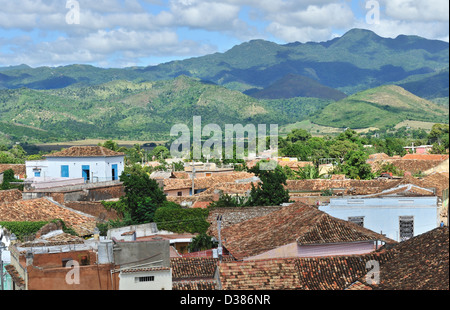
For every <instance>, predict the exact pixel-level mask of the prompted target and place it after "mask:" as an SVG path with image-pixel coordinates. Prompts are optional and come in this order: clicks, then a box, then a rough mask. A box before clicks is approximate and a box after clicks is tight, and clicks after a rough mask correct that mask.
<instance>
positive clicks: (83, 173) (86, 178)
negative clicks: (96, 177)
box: [81, 165, 91, 181]
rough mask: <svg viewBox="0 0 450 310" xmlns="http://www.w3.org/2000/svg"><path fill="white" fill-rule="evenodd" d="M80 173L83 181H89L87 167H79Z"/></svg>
mask: <svg viewBox="0 0 450 310" xmlns="http://www.w3.org/2000/svg"><path fill="white" fill-rule="evenodd" d="M81 171H82V176H83V178H84V180H85V181H89V175H90V174H91V173H90V171H89V165H83V166H82V167H81Z"/></svg>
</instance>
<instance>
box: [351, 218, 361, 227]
mask: <svg viewBox="0 0 450 310" xmlns="http://www.w3.org/2000/svg"><path fill="white" fill-rule="evenodd" d="M348 221H349V222H352V223H355V224H356V225H359V226H361V227H364V216H350V217H349V218H348Z"/></svg>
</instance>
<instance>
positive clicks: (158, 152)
mask: <svg viewBox="0 0 450 310" xmlns="http://www.w3.org/2000/svg"><path fill="white" fill-rule="evenodd" d="M150 155H151V156H155V159H156V160H160V159H166V158H169V157H170V151H169V150H168V149H167V148H166V147H165V146H162V145H159V146H157V147H155V148H154V149H153V150H152V151H151V153H150Z"/></svg>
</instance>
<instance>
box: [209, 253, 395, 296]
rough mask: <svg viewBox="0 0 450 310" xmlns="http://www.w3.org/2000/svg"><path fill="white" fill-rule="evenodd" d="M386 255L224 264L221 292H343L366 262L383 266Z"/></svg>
mask: <svg viewBox="0 0 450 310" xmlns="http://www.w3.org/2000/svg"><path fill="white" fill-rule="evenodd" d="M389 257H390V254H389V252H387V251H385V252H377V253H373V254H365V255H352V256H332V257H314V258H284V259H264V260H249V261H239V262H223V263H221V264H220V265H219V268H218V271H219V276H220V282H221V285H222V289H224V290H343V289H346V288H348V287H349V286H351V285H352V284H354V283H355V282H356V281H358V279H359V278H361V277H363V276H364V275H365V274H366V273H367V271H368V269H367V268H366V263H367V262H368V261H371V260H376V261H377V262H379V263H380V265H383V264H385V263H386V261H388V259H389Z"/></svg>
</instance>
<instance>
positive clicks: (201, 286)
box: [172, 279, 216, 291]
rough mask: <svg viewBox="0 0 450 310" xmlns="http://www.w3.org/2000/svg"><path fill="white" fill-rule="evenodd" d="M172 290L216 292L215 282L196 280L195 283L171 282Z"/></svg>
mask: <svg viewBox="0 0 450 310" xmlns="http://www.w3.org/2000/svg"><path fill="white" fill-rule="evenodd" d="M172 290H175V291H213V290H216V281H215V280H213V279H211V280H197V281H176V282H172Z"/></svg>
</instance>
